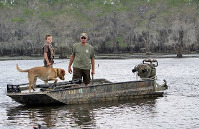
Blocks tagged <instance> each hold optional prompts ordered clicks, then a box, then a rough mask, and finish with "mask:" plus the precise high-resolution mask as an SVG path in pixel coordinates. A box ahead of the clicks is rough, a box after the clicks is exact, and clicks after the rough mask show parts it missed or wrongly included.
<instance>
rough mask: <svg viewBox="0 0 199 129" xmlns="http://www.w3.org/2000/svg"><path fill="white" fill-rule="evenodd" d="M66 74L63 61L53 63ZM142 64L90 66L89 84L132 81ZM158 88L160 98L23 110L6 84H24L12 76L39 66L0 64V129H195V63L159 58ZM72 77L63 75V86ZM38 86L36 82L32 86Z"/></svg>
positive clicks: (198, 117)
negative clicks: (164, 85)
mask: <svg viewBox="0 0 199 129" xmlns="http://www.w3.org/2000/svg"><path fill="white" fill-rule="evenodd" d="M55 62H58V63H57V64H55V65H54V67H58V68H64V69H65V70H67V67H68V63H69V60H68V59H65V60H55ZM141 62H142V59H114V60H105V59H101V60H96V74H95V75H94V78H106V79H108V80H110V81H112V82H119V81H130V80H138V79H139V78H138V77H137V76H136V75H135V74H134V73H132V72H131V70H132V68H133V67H134V66H135V65H137V64H139V63H141ZM158 63H159V66H158V67H157V77H158V83H159V84H162V83H163V79H166V81H167V83H168V86H169V88H168V89H167V90H166V91H165V93H164V96H163V97H158V98H151V99H150V98H149V99H136V100H128V101H119V102H106V103H96V104H82V105H64V106H48V107H27V106H23V105H21V104H19V103H17V102H15V101H13V100H12V99H11V98H9V97H7V96H6V85H7V84H20V83H28V79H27V73H20V72H18V71H17V70H16V66H15V65H16V64H18V65H19V67H20V68H22V69H28V68H32V67H35V66H42V65H43V62H42V60H14V61H0V71H1V74H0V128H1V129H32V128H33V126H35V125H37V124H41V125H43V126H46V127H48V128H51V129H66V128H67V129H80V128H81V129H82V128H94V129H196V128H199V109H198V108H199V65H198V64H199V58H180V59H179V58H159V59H158ZM71 78H72V75H71V74H69V73H66V81H68V80H71ZM39 83H40V84H41V83H43V82H42V81H40V80H38V81H37V84H39Z"/></svg>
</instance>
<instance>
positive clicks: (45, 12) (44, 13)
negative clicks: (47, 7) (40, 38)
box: [40, 11, 54, 18]
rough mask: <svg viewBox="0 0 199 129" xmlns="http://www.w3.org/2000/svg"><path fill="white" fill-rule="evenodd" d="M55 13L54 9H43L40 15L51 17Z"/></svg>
mask: <svg viewBox="0 0 199 129" xmlns="http://www.w3.org/2000/svg"><path fill="white" fill-rule="evenodd" d="M53 15H54V11H41V12H40V17H41V18H44V17H51V16H53Z"/></svg>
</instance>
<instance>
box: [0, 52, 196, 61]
mask: <svg viewBox="0 0 199 129" xmlns="http://www.w3.org/2000/svg"><path fill="white" fill-rule="evenodd" d="M58 57H59V56H55V59H60V58H58ZM68 57H69V56H68ZM95 58H96V59H132V58H177V55H176V54H164V53H153V54H150V55H147V54H145V53H136V54H129V53H125V54H98V55H96V56H95ZM182 58H199V54H183V57H182ZM40 59H43V57H42V56H41V57H38V56H37V57H34V56H1V57H0V61H3V60H40ZM63 59H67V58H63Z"/></svg>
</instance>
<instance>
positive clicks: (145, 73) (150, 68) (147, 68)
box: [132, 59, 158, 79]
mask: <svg viewBox="0 0 199 129" xmlns="http://www.w3.org/2000/svg"><path fill="white" fill-rule="evenodd" d="M147 62H149V63H147ZM154 63H155V64H154ZM157 66H158V62H157V60H155V59H145V60H143V62H142V63H141V64H139V65H138V66H135V67H134V69H133V70H132V72H137V75H138V76H140V78H141V79H147V78H150V79H155V78H156V68H155V67H157Z"/></svg>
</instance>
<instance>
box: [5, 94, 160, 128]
mask: <svg viewBox="0 0 199 129" xmlns="http://www.w3.org/2000/svg"><path fill="white" fill-rule="evenodd" d="M157 99H158V98H150V99H149V98H147V99H135V100H125V101H119V102H106V103H104V102H103V103H95V104H82V105H64V106H49V107H27V106H17V107H12V108H9V109H7V116H8V118H7V120H9V121H13V122H14V123H13V124H16V123H18V124H21V125H28V124H29V123H31V125H32V126H33V125H37V124H42V125H45V126H47V127H68V128H71V127H81V128H93V127H97V126H98V125H97V123H96V120H97V119H98V117H99V116H100V115H105V114H106V115H107V114H115V113H116V114H121V113H124V112H125V110H126V108H130V109H132V110H131V111H132V112H134V113H135V114H136V113H137V112H142V111H143V112H145V113H146V111H147V112H150V113H154V109H155V107H156V100H157ZM102 112H103V114H101V113H102ZM104 113H105V114H104ZM22 119H23V120H24V121H21V120H22ZM105 121H106V119H104V122H105ZM11 123H12V122H11Z"/></svg>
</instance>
